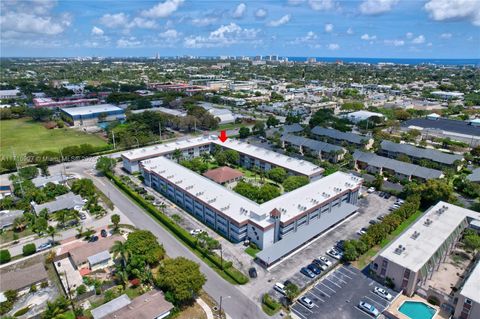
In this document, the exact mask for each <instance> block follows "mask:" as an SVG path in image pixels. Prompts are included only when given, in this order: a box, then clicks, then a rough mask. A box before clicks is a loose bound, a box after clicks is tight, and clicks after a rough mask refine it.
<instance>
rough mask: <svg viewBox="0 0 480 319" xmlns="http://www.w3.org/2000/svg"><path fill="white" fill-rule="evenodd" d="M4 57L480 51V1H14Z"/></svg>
mask: <svg viewBox="0 0 480 319" xmlns="http://www.w3.org/2000/svg"><path fill="white" fill-rule="evenodd" d="M0 6H1V15H0V28H1V40H2V46H1V56H2V57H6V56H8V57H62V56H64V57H75V56H112V57H130V56H144V57H154V56H156V55H157V53H158V54H159V56H161V57H162V56H182V55H192V56H242V55H245V56H255V55H262V56H265V55H278V56H297V57H310V56H311V57H344V58H353V57H363V58H378V59H382V58H385V59H388V58H400V59H405V58H412V59H416V58H420V59H425V58H432V59H469V58H470V59H478V58H480V46H479V44H478V43H480V1H476V0H424V1H420V0H419V1H401V0H362V1H336V0H308V1H307V0H304V1H302V0H290V1H287V0H285V1H274V0H270V1H210V0H206V1H188V0H164V1H110V0H108V1H48V0H32V1H13V0H5V1H2V2H1V3H0Z"/></svg>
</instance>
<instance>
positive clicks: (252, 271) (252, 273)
mask: <svg viewBox="0 0 480 319" xmlns="http://www.w3.org/2000/svg"><path fill="white" fill-rule="evenodd" d="M248 275H249V276H250V278H257V270H256V269H255V268H254V267H252V268H250V269H249V270H248Z"/></svg>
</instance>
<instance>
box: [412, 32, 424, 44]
mask: <svg viewBox="0 0 480 319" xmlns="http://www.w3.org/2000/svg"><path fill="white" fill-rule="evenodd" d="M412 43H414V44H422V43H425V37H424V36H423V34H421V35H419V36H418V37H416V38H415V39H413V40H412Z"/></svg>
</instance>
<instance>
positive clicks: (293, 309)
mask: <svg viewBox="0 0 480 319" xmlns="http://www.w3.org/2000/svg"><path fill="white" fill-rule="evenodd" d="M292 311H293V312H295V313H296V314H297V315H299V316H300V317H302V318H303V319H307V317H305V316H304V315H303V314H302V313H301V312H300V311H298V310H297V309H295V308H293V307H292Z"/></svg>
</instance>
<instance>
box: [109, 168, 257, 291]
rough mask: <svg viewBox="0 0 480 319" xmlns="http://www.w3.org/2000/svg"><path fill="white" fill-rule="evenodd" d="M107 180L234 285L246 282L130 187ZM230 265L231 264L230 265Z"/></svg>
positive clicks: (238, 272) (233, 269) (115, 177)
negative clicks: (228, 278)
mask: <svg viewBox="0 0 480 319" xmlns="http://www.w3.org/2000/svg"><path fill="white" fill-rule="evenodd" d="M105 175H106V176H107V177H108V178H109V179H111V180H112V181H113V182H114V183H115V185H117V186H118V187H119V188H120V189H122V190H123V191H124V192H125V193H127V194H128V195H129V196H130V197H131V198H132V199H134V200H135V201H136V202H137V203H138V204H139V205H140V206H141V207H142V208H144V209H145V210H146V211H148V212H149V213H150V214H151V215H153V216H154V217H155V218H156V219H158V220H159V221H160V222H161V223H162V224H163V225H164V226H165V227H167V228H168V229H169V230H170V231H171V232H172V233H174V234H175V235H176V236H177V237H178V238H180V239H181V240H182V241H183V242H184V243H185V244H187V246H189V247H190V248H192V249H194V250H196V251H198V252H199V253H200V254H201V256H202V257H203V258H205V259H207V260H208V261H209V262H210V263H212V264H213V265H215V267H217V268H219V269H222V268H223V269H222V270H223V272H224V273H225V274H226V275H227V276H228V277H230V278H231V279H233V280H234V281H235V282H236V283H238V284H240V285H243V284H246V283H247V282H248V278H247V277H246V276H245V275H244V274H243V273H242V272H240V271H239V270H238V269H236V268H234V267H229V268H226V265H227V262H225V261H223V267H222V260H221V258H220V256H218V255H217V254H215V253H211V252H208V251H206V250H204V249H203V248H201V247H199V246H198V245H197V242H196V239H195V238H194V237H193V236H192V235H190V233H189V232H188V231H186V230H185V229H183V228H181V227H179V226H178V225H177V224H176V223H175V222H174V221H173V220H172V219H170V218H169V217H168V216H166V215H165V214H163V213H162V212H160V211H159V210H157V208H156V207H155V206H154V205H152V204H151V203H149V202H148V201H146V200H145V199H144V198H143V197H142V196H140V195H139V194H138V193H136V192H134V191H133V190H132V189H130V187H128V186H127V185H125V184H124V183H123V182H122V181H121V180H120V179H119V178H118V177H117V176H115V175H113V174H112V173H110V172H107V173H106V174H105ZM230 264H231V263H230Z"/></svg>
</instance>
